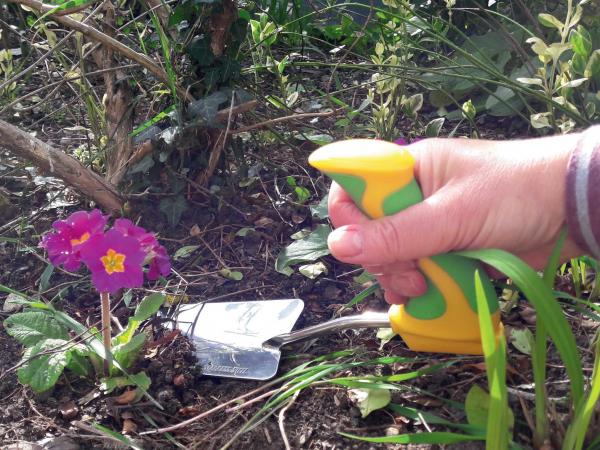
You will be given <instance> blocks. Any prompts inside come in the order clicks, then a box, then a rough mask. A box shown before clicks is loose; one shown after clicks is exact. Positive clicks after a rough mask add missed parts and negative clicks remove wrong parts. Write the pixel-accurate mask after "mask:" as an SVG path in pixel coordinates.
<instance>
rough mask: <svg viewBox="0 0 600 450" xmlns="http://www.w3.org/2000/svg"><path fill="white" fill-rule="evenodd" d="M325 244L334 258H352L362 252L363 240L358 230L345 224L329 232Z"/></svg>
mask: <svg viewBox="0 0 600 450" xmlns="http://www.w3.org/2000/svg"><path fill="white" fill-rule="evenodd" d="M327 245H329V249H330V250H331V253H332V254H333V256H335V257H336V258H352V257H354V256H357V255H359V254H360V253H361V252H362V248H363V241H362V236H361V234H360V231H359V230H357V229H356V228H354V227H353V226H352V225H346V226H343V227H340V228H338V229H337V230H333V231H332V232H331V233H330V234H329V238H328V239H327Z"/></svg>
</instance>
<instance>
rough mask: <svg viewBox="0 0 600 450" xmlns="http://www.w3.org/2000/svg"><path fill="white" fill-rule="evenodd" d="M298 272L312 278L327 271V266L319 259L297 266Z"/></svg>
mask: <svg viewBox="0 0 600 450" xmlns="http://www.w3.org/2000/svg"><path fill="white" fill-rule="evenodd" d="M298 272H300V273H301V274H302V275H304V276H305V277H306V278H309V279H311V280H314V279H315V278H317V277H318V276H319V275H321V274H323V273H324V274H326V273H327V266H325V264H323V263H322V262H321V261H319V262H317V263H314V264H306V265H304V266H300V267H298Z"/></svg>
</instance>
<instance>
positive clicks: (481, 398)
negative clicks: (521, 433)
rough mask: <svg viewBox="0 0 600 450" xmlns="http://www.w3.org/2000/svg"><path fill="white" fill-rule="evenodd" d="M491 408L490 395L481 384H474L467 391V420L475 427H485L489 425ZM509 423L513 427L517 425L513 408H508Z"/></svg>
mask: <svg viewBox="0 0 600 450" xmlns="http://www.w3.org/2000/svg"><path fill="white" fill-rule="evenodd" d="M489 410H490V395H489V394H488V393H487V392H486V391H484V390H483V389H482V388H481V387H479V385H477V384H474V385H473V386H471V389H469V392H468V393H467V398H466V399H465V411H466V413H467V422H469V424H470V425H473V426H475V427H479V428H483V429H485V428H486V427H487V417H488V412H489ZM508 425H509V426H510V428H511V429H512V428H513V426H514V425H515V416H514V415H513V412H512V410H511V409H510V408H509V410H508Z"/></svg>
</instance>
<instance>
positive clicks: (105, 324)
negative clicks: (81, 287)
mask: <svg viewBox="0 0 600 450" xmlns="http://www.w3.org/2000/svg"><path fill="white" fill-rule="evenodd" d="M100 306H101V307H100V310H101V312H102V341H103V342H104V349H105V358H104V375H105V376H108V375H110V373H109V369H110V338H111V336H110V297H109V295H108V292H101V293H100Z"/></svg>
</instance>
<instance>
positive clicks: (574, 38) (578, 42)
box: [569, 25, 592, 59]
mask: <svg viewBox="0 0 600 450" xmlns="http://www.w3.org/2000/svg"><path fill="white" fill-rule="evenodd" d="M569 42H570V43H571V46H572V47H573V51H574V52H575V54H576V55H579V56H581V57H583V58H586V59H587V57H588V56H589V55H590V53H591V51H592V37H591V36H590V33H588V31H587V30H586V29H585V28H584V27H582V26H581V25H579V26H578V27H577V30H571V35H570V36H569Z"/></svg>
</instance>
